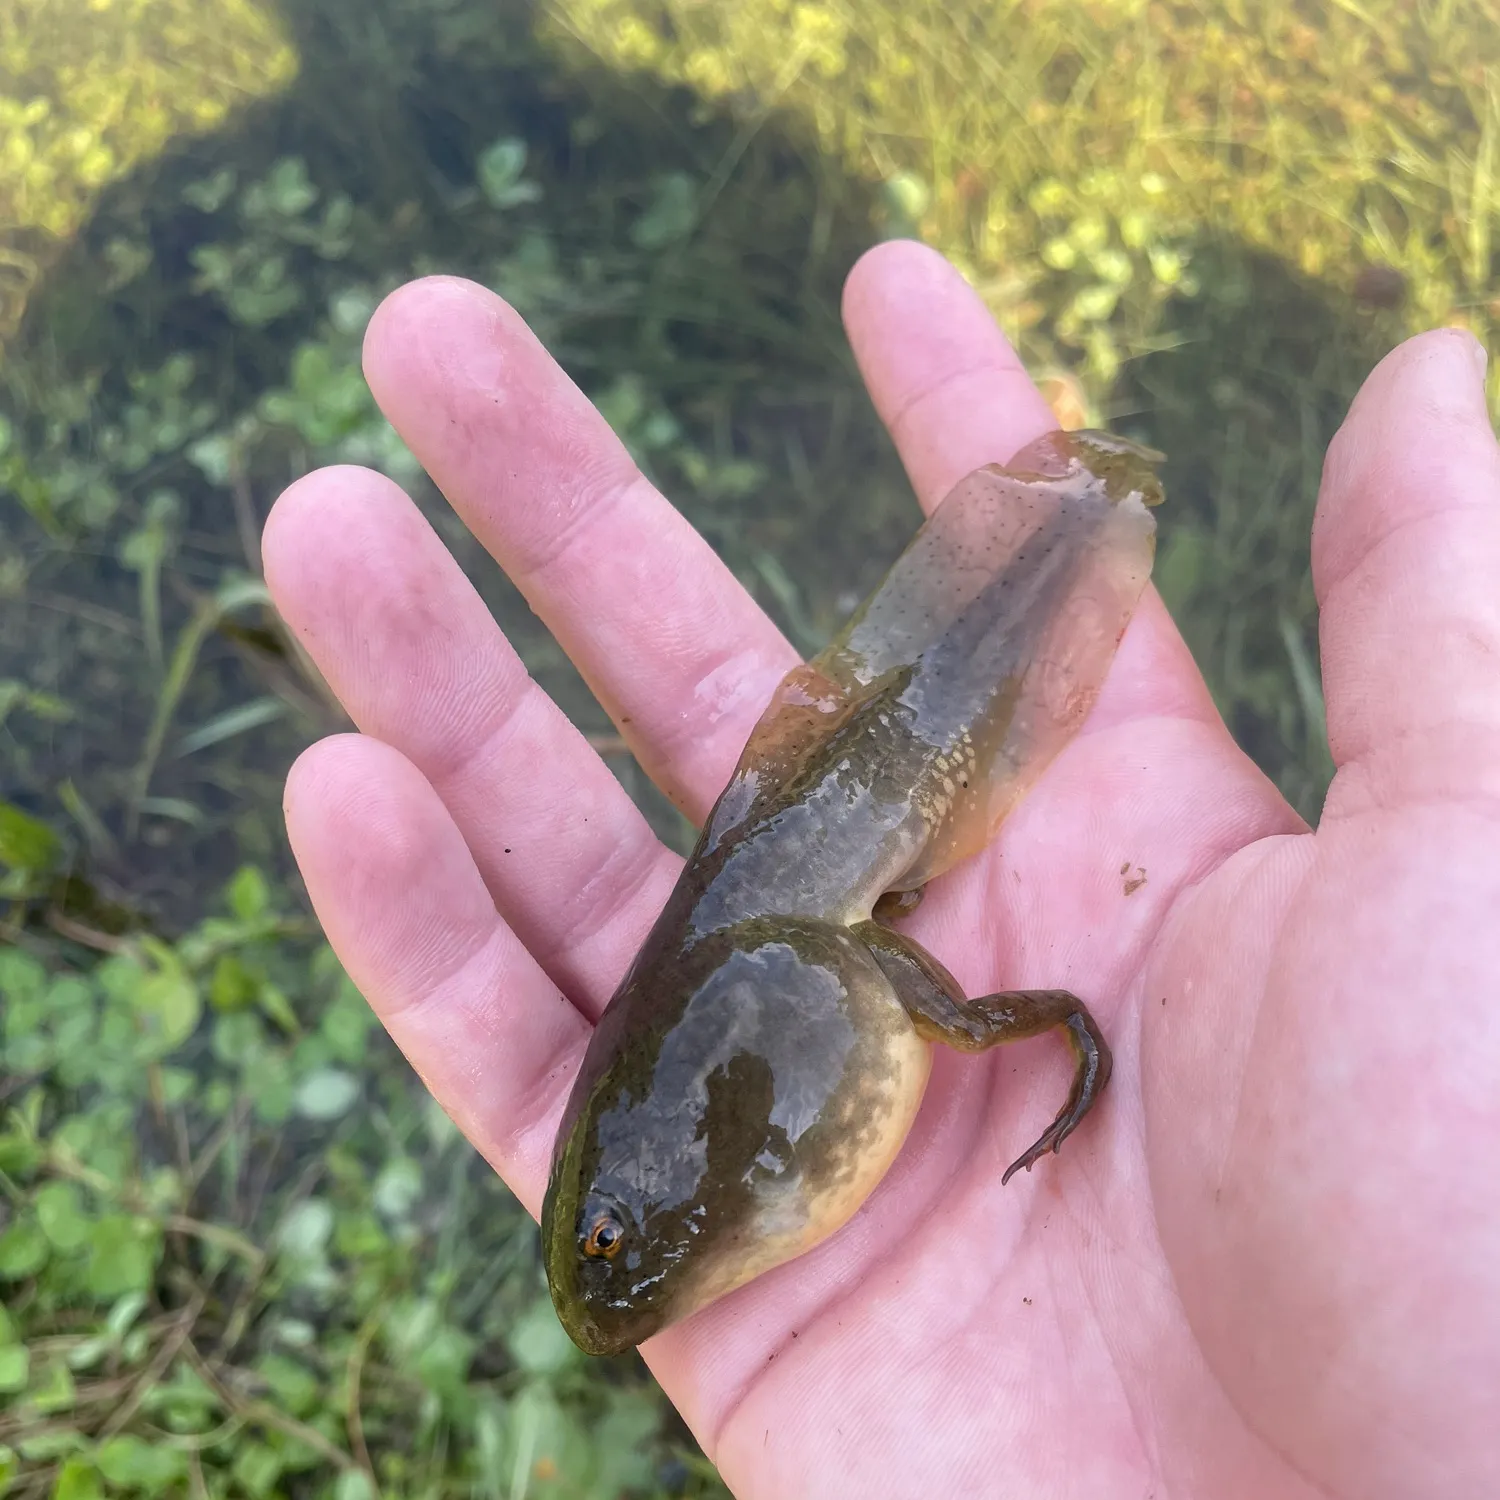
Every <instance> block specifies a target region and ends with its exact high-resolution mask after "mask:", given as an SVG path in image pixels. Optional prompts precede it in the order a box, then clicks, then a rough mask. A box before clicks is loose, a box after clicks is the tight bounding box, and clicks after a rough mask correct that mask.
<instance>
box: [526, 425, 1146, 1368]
mask: <svg viewBox="0 0 1500 1500" xmlns="http://www.w3.org/2000/svg"><path fill="white" fill-rule="evenodd" d="M1159 460H1160V455H1159V454H1156V453H1153V452H1151V451H1150V450H1149V449H1144V448H1140V447H1138V446H1136V445H1135V444H1133V443H1130V442H1128V441H1126V440H1125V439H1122V438H1118V437H1113V436H1110V435H1109V434H1106V433H1101V432H1072V433H1063V432H1053V433H1049V434H1048V435H1046V436H1045V437H1042V438H1040V439H1038V440H1037V441H1036V442H1034V443H1032V444H1031V445H1030V446H1029V447H1027V448H1026V449H1024V450H1023V451H1022V452H1021V453H1020V454H1019V455H1017V457H1016V458H1015V459H1013V460H1012V462H1011V463H1010V464H1009V465H1008V466H1006V467H1003V468H1002V467H1000V466H999V465H990V466H988V467H985V468H982V469H979V470H977V471H976V472H974V473H973V474H971V475H969V477H968V478H967V479H964V480H963V481H961V482H960V483H959V484H958V486H957V487H956V488H955V489H954V490H953V491H952V492H951V493H950V494H949V495H948V496H947V497H946V498H945V499H944V500H943V502H942V503H941V504H940V505H939V506H938V508H937V510H936V511H934V512H933V514H932V516H931V518H930V519H929V520H928V521H927V522H926V524H925V525H924V526H923V527H922V528H921V529H920V530H919V531H918V532H917V534H916V536H915V537H914V539H913V540H912V542H911V544H910V545H909V546H908V547H907V549H906V551H905V552H903V553H902V555H901V557H900V558H899V559H898V560H897V561H896V563H895V564H894V566H893V567H892V568H891V570H890V572H889V573H888V574H887V575H886V577H885V578H884V580H883V581H882V582H881V583H880V585H879V586H878V587H877V588H876V590H875V592H874V593H873V594H872V595H871V596H870V598H869V599H867V600H866V601H865V603H864V604H863V605H862V606H861V607H860V608H859V610H858V611H857V612H856V613H855V615H854V616H853V618H852V619H851V620H850V621H849V623H848V624H847V625H846V626H845V628H844V629H843V631H842V632H841V633H840V634H839V635H838V637H837V638H836V639H835V640H834V641H833V642H832V643H831V644H830V645H829V646H828V647H827V648H826V649H825V650H824V651H822V652H821V653H820V654H819V655H817V656H816V657H814V658H813V660H812V661H810V662H807V663H806V664H804V665H802V666H799V667H797V668H795V669H794V670H792V671H791V672H790V673H788V675H787V676H786V678H785V679H784V680H783V681H782V683H781V684H780V686H779V688H778V689H777V691H776V693H775V695H774V697H773V698H772V701H771V703H770V705H769V707H768V708H767V709H766V711H765V713H764V715H763V716H762V718H761V719H760V722H759V723H758V724H757V725H756V727H755V729H754V730H753V732H752V733H751V735H750V739H749V741H748V743H747V744H746V746H745V749H744V753H743V754H742V756H741V757H740V761H739V764H738V766H737V767H736V768H735V771H734V774H733V776H732V777H731V778H730V781H729V784H728V785H727V786H726V787H725V789H724V792H723V794H722V795H721V796H720V798H719V800H718V802H717V803H716V804H715V806H714V808H713V811H712V812H711V813H710V814H709V817H708V819H707V822H706V824H705V826H704V828H703V831H702V834H701V836H700V837H699V839H698V842H697V846H696V847H695V848H694V850H693V852H692V854H691V855H690V857H689V858H688V861H687V864H686V865H685V867H684V868H683V871H682V874H681V877H680V878H679V880H678V882H677V885H676V887H675V888H674V890H673V891H672V894H671V896H670V897H669V898H668V900H667V904H666V907H665V908H664V910H663V911H662V913H661V916H660V918H659V919H658V920H657V922H656V925H655V926H654V927H653V928H652V929H651V932H650V933H649V935H648V936H647V938H646V940H645V942H644V944H643V945H642V947H641V950H640V952H639V953H638V954H637V956H636V958H635V960H634V962H633V963H632V964H631V966H630V969H629V970H628V972H627V973H626V975H625V977H624V979H623V980H622V981H621V982H620V986H619V988H618V989H617V990H616V992H615V995H614V997H613V999H612V1000H611V1001H610V1003H609V1006H608V1008H607V1009H606V1010H605V1012H604V1014H603V1016H602V1017H601V1019H600V1021H599V1025H598V1027H597V1029H596V1030H595V1032H594V1035H593V1038H592V1040H591V1041H590V1043H589V1046H588V1048H587V1051H586V1055H585V1057H584V1061H583V1066H582V1068H581V1070H580V1072H579V1074H578V1078H577V1080H576V1082H575V1084H574V1086H573V1090H572V1094H571V1096H570V1098H569V1101H568V1104H567V1107H566V1110H565V1113H564V1116H563V1120H562V1124H561V1127H560V1129H559V1132H558V1136H557V1142H556V1146H555V1148H554V1151H553V1160H552V1171H551V1178H550V1181H549V1183H548V1187H547V1194H546V1199H545V1203H544V1206H543V1210H542V1243H543V1256H544V1259H545V1263H546V1270H547V1278H548V1282H549V1285H550V1287H551V1291H552V1299H553V1303H554V1305H555V1306H556V1308H557V1312H558V1316H559V1318H560V1319H561V1321H562V1323H563V1326H564V1327H565V1328H566V1329H567V1331H568V1333H569V1334H570V1335H571V1336H572V1338H573V1340H574V1341H575V1342H576V1343H577V1344H578V1345H579V1347H580V1348H582V1349H584V1350H585V1351H587V1352H589V1353H591V1354H612V1353H617V1352H619V1351H621V1350H623V1349H626V1348H629V1347H630V1346H632V1345H634V1344H638V1343H640V1342H641V1341H642V1340H644V1339H647V1338H649V1337H650V1336H651V1335H653V1334H655V1333H657V1332H659V1331H660V1330H661V1329H663V1328H665V1327H666V1326H667V1325H668V1324H671V1323H674V1322H676V1321H678V1320H679V1319H681V1318H684V1317H686V1316H687V1315H688V1314H690V1313H692V1312H694V1311H696V1310H697V1309H699V1308H701V1307H703V1306H705V1305H706V1304H707V1303H709V1302H711V1301H713V1300H714V1299H715V1298H718V1297H721V1296H723V1295H724V1294H725V1293H726V1292H729V1291H731V1290H732V1289H733V1288H735V1287H738V1286H741V1285H743V1284H744V1283H745V1282H747V1281H749V1280H751V1279H752V1278H753V1277H755V1276H758V1275H760V1274H761V1273H763V1272H765V1271H767V1270H769V1269H771V1268H772V1267H773V1266H776V1265H779V1264H781V1263H782V1262H784V1261H787V1260H790V1259H791V1258H792V1257H794V1256H797V1255H800V1254H802V1253H803V1252H804V1251H807V1250H809V1249H811V1248H812V1247H813V1246H814V1245H816V1244H818V1243H819V1242H820V1241H822V1240H824V1239H826V1238H827V1237H828V1236H829V1235H830V1234H832V1233H833V1232H834V1231H835V1230H837V1229H838V1228H839V1227H840V1226H841V1225H843V1224H844V1223H845V1222H846V1221H847V1220H848V1219H849V1218H850V1216H851V1215H852V1214H853V1213H854V1212H855V1210H856V1209H857V1208H858V1207H859V1206H860V1204H861V1203H863V1202H864V1200H865V1199H866V1198H867V1197H868V1196H869V1194H870V1192H871V1191H872V1190H873V1189H874V1187H875V1185H876V1184H877V1183H878V1182H879V1181H880V1179H881V1177H882V1176H884V1174H885V1172H886V1169H887V1168H888V1167H889V1166H890V1165H891V1162H892V1161H893V1160H894V1158H895V1156H896V1153H897V1151H898V1150H899V1149H900V1147H901V1144H902V1141H903V1140H904V1139H905V1137H906V1134H907V1131H908V1129H909V1128H910V1126H911V1124H912V1121H913V1119H914V1118H915V1116H916V1113H917V1108H918V1106H919V1105H920V1103H921V1101H922V1094H923V1090H924V1088H925V1085H926V1082H927V1076H928V1070H929V1066H930V1057H931V1051H930V1046H929V1044H930V1043H932V1042H942V1043H945V1044H946V1045H948V1046H950V1047H957V1048H959V1049H961V1050H964V1051H968V1052H977V1051H982V1050H983V1049H985V1048H987V1047H991V1046H994V1045H995V1044H997V1043H1000V1042H1009V1041H1017V1040H1020V1039H1021V1038H1024V1037H1031V1036H1035V1035H1037V1034H1038V1033H1039V1032H1042V1031H1045V1030H1048V1029H1050V1028H1052V1027H1062V1028H1064V1029H1065V1031H1066V1033H1067V1035H1068V1038H1069V1040H1070V1041H1071V1043H1072V1046H1073V1050H1074V1053H1075V1056H1076V1059H1077V1067H1076V1072H1075V1076H1074V1079H1073V1085H1072V1089H1071V1091H1070V1092H1069V1094H1068V1098H1067V1101H1066V1102H1065V1103H1064V1105H1063V1107H1062V1110H1061V1112H1060V1113H1059V1114H1058V1116H1057V1118H1056V1119H1055V1120H1054V1121H1053V1122H1052V1124H1051V1125H1050V1126H1048V1128H1047V1129H1046V1131H1044V1132H1043V1134H1042V1136H1041V1138H1040V1139H1039V1140H1038V1141H1037V1142H1036V1143H1035V1144H1034V1145H1033V1146H1031V1147H1030V1148H1029V1149H1028V1150H1027V1151H1025V1152H1024V1153H1023V1154H1022V1155H1021V1157H1020V1158H1019V1159H1018V1160H1017V1161H1016V1162H1015V1163H1014V1164H1013V1165H1012V1166H1011V1167H1010V1169H1009V1170H1008V1171H1007V1172H1006V1173H1005V1177H1004V1179H1002V1180H1009V1178H1010V1176H1011V1174H1012V1173H1014V1172H1015V1171H1017V1170H1018V1169H1019V1168H1021V1167H1026V1168H1027V1169H1028V1170H1029V1169H1030V1168H1031V1165H1032V1163H1033V1162H1035V1161H1036V1160H1037V1159H1038V1158H1039V1157H1041V1156H1042V1155H1044V1154H1045V1153H1047V1152H1049V1151H1056V1150H1057V1149H1058V1147H1059V1146H1060V1145H1061V1144H1062V1143H1063V1141H1064V1140H1066V1139H1067V1137H1068V1136H1069V1135H1070V1134H1071V1133H1072V1131H1073V1130H1074V1129H1075V1128H1076V1127H1077V1125H1078V1123H1079V1122H1080V1121H1081V1120H1082V1119H1083V1117H1084V1116H1085V1115H1086V1114H1087V1113H1088V1111H1089V1109H1090V1107H1091V1106H1092V1105H1093V1103H1094V1101H1095V1100H1096V1099H1097V1098H1098V1096H1099V1093H1100V1091H1101V1090H1102V1089H1103V1088H1104V1086H1105V1084H1106V1082H1107V1081H1108V1079H1109V1074H1110V1066H1111V1064H1110V1052H1109V1048H1108V1046H1107V1045H1106V1044H1105V1040H1104V1038H1103V1036H1102V1035H1101V1034H1100V1031H1099V1028H1098V1026H1097V1025H1096V1024H1095V1022H1094V1019H1093V1017H1092V1016H1091V1015H1090V1014H1089V1012H1088V1010H1087V1008H1086V1007H1085V1005H1084V1004H1083V1002H1082V1001H1081V1000H1079V999H1077V998H1076V997H1075V996H1073V995H1072V994H1070V993H1068V992H1067V991H1065V990H1022V991H1013V992H1008V993H1002V994H996V995H987V996H984V997H983V998H980V999H974V1000H966V999H965V998H964V997H963V994H962V992H961V991H960V990H959V988H958V986H957V984H956V983H955V981H954V980H953V978H952V977H951V976H950V975H949V974H948V972H947V971H946V970H945V969H944V968H943V966H942V965H941V964H939V963H938V962H937V961H936V960H935V959H934V958H932V957H931V956H930V955H929V954H927V953H926V952H924V951H923V950H922V949H921V948H920V947H918V946H917V944H916V943H914V942H913V941H912V940H911V939H910V938H907V937H905V936H903V935H901V934H900V933H898V932H897V931H895V930H894V929H893V928H892V927H891V926H890V925H889V923H890V921H891V920H892V919H893V918H895V917H898V916H900V915H901V914H903V913H904V912H905V911H907V910H909V909H910V908H911V907H912V906H913V905H915V903H916V901H917V899H919V896H920V892H921V890H922V887H923V886H924V885H925V884H926V883H927V882H928V881H929V880H931V879H932V878H933V877H934V876H936V875H939V874H941V873H942V872H943V871H944V870H947V869H949V868H950V867H951V866H953V865H954V864H956V863H958V861H960V860H962V859H964V858H965V857H967V856H968V855H971V854H974V853H975V852H977V851H978V850H979V849H981V848H983V847H984V845H985V844H986V843H988V841H989V840H990V839H991V837H992V836H993V835H994V832H995V830H996V829H997V827H998V826H999V824H1000V822H1001V820H1002V819H1003V818H1004V817H1005V816H1006V814H1007V813H1008V812H1009V811H1010V809H1011V808H1012V807H1013V806H1014V805H1015V804H1016V802H1017V800H1018V799H1019V798H1020V797H1021V796H1022V795H1023V794H1024V793H1025V791H1026V790H1027V789H1028V788H1029V787H1030V786H1031V785H1032V783H1034V782H1035V780H1036V778H1037V777H1038V775H1039V774H1040V773H1041V772H1042V770H1043V769H1044V768H1045V767H1046V765H1047V764H1048V763H1049V762H1050V761H1051V760H1052V759H1053V758H1054V756H1056V755H1057V753H1058V751H1059V750H1061V749H1062V747H1063V745H1064V744H1065V743H1066V742H1067V741H1068V740H1069V738H1070V737H1071V736H1072V735H1073V734H1074V733H1075V731H1076V730H1077V729H1078V727H1079V725H1080V724H1081V723H1082V722H1083V719H1084V717H1085V716H1086V714H1087V713H1088V711H1089V709H1090V707H1091V706H1092V704H1093V702H1094V700H1095V698H1096V696H1097V694H1098V692H1099V689H1100V686H1101V684H1102V683H1103V681H1104V677H1105V674H1106V672H1107V671H1108V669H1109V664H1110V662H1111V660H1112V659H1113V657H1114V654H1115V650H1116V647H1117V646H1118V644H1119V641H1120V638H1121V636H1122V635H1123V634H1124V631H1125V627H1126V625H1127V624H1128V622H1129V620H1130V616H1131V613H1132V612H1133V610H1134V609H1135V607H1136V604H1137V602H1138V601H1139V599H1140V597H1141V594H1142V591H1143V590H1144V589H1145V586H1146V582H1147V579H1148V578H1149V576H1150V572H1151V563H1152V557H1153V553H1154V548H1155V535H1156V528H1155V521H1154V519H1153V517H1152V516H1151V514H1150V511H1149V510H1148V508H1147V507H1149V506H1154V505H1157V504H1159V503H1160V501H1161V498H1162V491H1161V487H1160V484H1159V482H1158V480H1157V477H1156V473H1155V470H1154V467H1153V466H1154V464H1155V463H1156V462H1158V461H1159Z"/></svg>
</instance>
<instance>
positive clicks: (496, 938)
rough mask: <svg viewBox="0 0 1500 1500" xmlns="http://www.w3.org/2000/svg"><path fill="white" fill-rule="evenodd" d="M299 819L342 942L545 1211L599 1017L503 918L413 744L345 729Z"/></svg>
mask: <svg viewBox="0 0 1500 1500" xmlns="http://www.w3.org/2000/svg"><path fill="white" fill-rule="evenodd" d="M285 807H286V822H287V831H288V833H289V835H290V837H291V842H292V850H293V852H294V853H295V855H296V857H297V863H298V865H299V866H300V868H301V870H302V876H303V879H304V880H306V882H307V889H308V892H309V894H310V895H311V897H312V902H313V907H314V909H315V910H316V912H317V914H318V919H319V921H320V922H321V923H322V925H323V930H324V932H325V933H326V934H327V935H328V940H329V942H330V943H332V945H333V949H334V951H335V952H336V953H337V954H338V956H339V959H340V960H341V962H342V963H343V965H344V968H345V969H346V970H347V971H348V973H349V976H350V978H352V979H353V980H354V982H355V984H357V985H358V986H359V988H360V990H361V991H362V992H363V994H364V996H365V998H366V999H367V1000H368V1001H369V1002H370V1005H371V1007H372V1008H373V1009H374V1011H375V1013H376V1015H377V1016H378V1017H379V1018H380V1020H381V1022H382V1023H383V1024H384V1025H385V1027H386V1030H387V1031H389V1032H390V1034H391V1036H392V1038H393V1039H394V1041H395V1042H396V1045H397V1046H398V1047H400V1048H401V1050H402V1052H404V1053H405V1054H406V1057H407V1059H408V1060H409V1061H410V1063H411V1065H412V1067H413V1068H415V1069H416V1071H417V1073H418V1075H419V1076H420V1077H421V1079H422V1081H423V1082H424V1083H425V1084H426V1085H427V1087H428V1088H429V1089H430V1090H431V1091H432V1094H433V1096H434V1097H435V1098H436V1099H437V1101H438V1103H439V1104H440V1105H442V1107H443V1108H444V1109H445V1110H446V1111H447V1113H448V1114H449V1116H450V1117H451V1118H452V1119H453V1121H454V1123H455V1124H456V1125H457V1126H458V1127H459V1129H460V1130H462V1131H463V1133H464V1134H465V1135H466V1136H467V1137H468V1138H469V1140H470V1141H472V1142H473V1143H474V1145H475V1146H476V1147H477V1148H478V1149H479V1151H480V1152H481V1153H482V1154H483V1155H484V1157H485V1158H486V1159H487V1160H488V1161H489V1163H490V1164H491V1165H492V1166H493V1167H494V1168H495V1170H496V1171H497V1172H499V1174H500V1175H501V1176H502V1177H503V1178H504V1179H505V1181H506V1182H507V1183H508V1184H509V1186H510V1188H511V1190H512V1191H513V1192H514V1193H515V1194H516V1196H517V1197H518V1198H519V1199H520V1200H521V1202H522V1203H524V1204H525V1205H526V1207H527V1208H528V1209H529V1210H530V1211H531V1212H532V1213H533V1214H536V1213H537V1212H538V1211H539V1209H540V1206H541V1200H542V1192H543V1189H544V1188H545V1186H546V1176H547V1166H548V1158H549V1156H550V1153H551V1148H552V1137H553V1135H554V1133H555V1131H556V1129H557V1122H558V1118H559V1116H560V1115H561V1113H562V1107H563V1104H564V1102H565V1101H566V1098H567V1091H568V1087H569V1085H570V1083H571V1082H572V1078H573V1074H574V1072H575V1070H576V1068H577V1065H578V1061H579V1059H580V1057H581V1055H582V1050H583V1047H584V1045H585V1043H586V1042H587V1039H588V1026H587V1024H586V1023H585V1021H584V1020H583V1018H582V1017H581V1016H580V1015H579V1013H578V1011H577V1010H576V1009H575V1008H574V1007H573V1006H572V1005H571V1004H569V1003H568V1001H567V1000H566V999H565V998H564V997H563V996H562V995H560V994H559V993H558V991H557V987H556V986H555V985H553V984H552V983H551V982H550V981H549V980H548V978H547V976H546V974H545V973H544V972H543V971H542V970H541V969H540V968H539V967H538V966H537V964H536V963H535V961H534V960H533V959H532V957H531V955H530V954H529V953H528V952H527V951H526V949H525V948H524V947H523V946H522V945H521V943H520V942H519V941H518V940H517V938H516V937H515V935H514V933H512V932H511V930H510V929H509V928H508V927H507V926H506V925H505V923H504V922H503V921H501V919H500V916H499V914H498V913H497V912H496V910H495V906H494V902H493V901H492V900H491V898H490V894H489V891H488V890H487V889H486V887H485V884H484V881H483V879H482V878H481V876H480V873H479V870H478V868H477V866H476V865H475V863H474V859H473V856H472V855H471V854H470V852H469V849H468V846H467V845H466V844H465V843H464V840H463V836H462V835H461V834H460V833H459V831H458V828H457V826H456V825H455V824H454V822H453V820H452V818H451V817H450V816H449V814H448V810H447V808H446V807H444V805H443V803H442V802H441V801H440V800H439V798H438V795H437V793H436V792H435V791H433V789H432V786H431V785H430V783H429V782H428V781H427V780H426V778H425V777H424V776H423V775H422V773H421V772H420V771H418V770H417V768H416V767H415V766H413V765H412V763H411V762H410V761H409V760H407V759H406V757H405V756H403V755H401V754H400V752H399V751H396V750H393V749H392V748H391V747H390V746H388V745H385V744H382V743H381V742H380V741H378V740H373V739H368V738H366V737H365V736H363V735H358V734H348V735H336V736H334V737H333V738H331V739H326V740H323V741H321V742H320V743H318V744H316V745H314V746H312V748H311V749H309V750H307V751H305V752H304V753H303V755H302V756H301V758H300V759H299V760H298V761H297V763H296V765H294V766H293V767H292V770H291V774H290V775H289V776H288V778H287V787H286V801H285Z"/></svg>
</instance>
